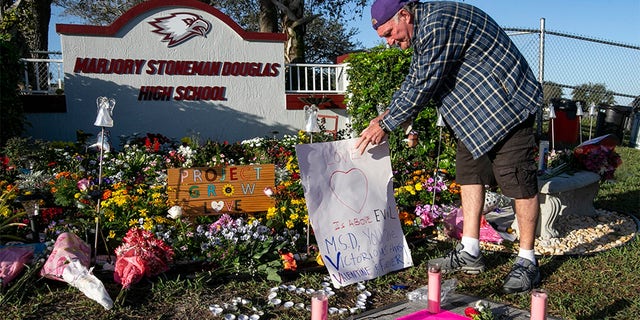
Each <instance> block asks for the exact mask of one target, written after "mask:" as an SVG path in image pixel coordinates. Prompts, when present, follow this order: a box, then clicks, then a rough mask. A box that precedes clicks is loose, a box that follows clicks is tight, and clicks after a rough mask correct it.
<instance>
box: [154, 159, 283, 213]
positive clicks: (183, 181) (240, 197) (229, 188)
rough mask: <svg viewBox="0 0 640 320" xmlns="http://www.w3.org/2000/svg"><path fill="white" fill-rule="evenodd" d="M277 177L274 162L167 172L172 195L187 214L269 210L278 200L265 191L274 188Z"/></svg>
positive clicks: (170, 194)
mask: <svg viewBox="0 0 640 320" xmlns="http://www.w3.org/2000/svg"><path fill="white" fill-rule="evenodd" d="M275 179H276V178H275V167H274V165H273V164H261V165H247V166H224V167H202V168H180V169H169V170H168V171H167V186H168V190H169V191H168V192H169V197H170V198H172V199H173V200H175V201H176V202H177V203H176V204H178V205H180V206H182V208H183V210H184V212H185V214H187V215H207V214H222V213H232V212H237V213H240V212H260V211H267V210H268V209H269V207H272V206H273V205H274V204H275V201H274V200H273V198H269V197H267V196H266V195H265V194H264V192H263V190H264V188H266V187H272V188H273V187H274V184H275Z"/></svg>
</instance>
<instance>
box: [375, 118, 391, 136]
mask: <svg viewBox="0 0 640 320" xmlns="http://www.w3.org/2000/svg"><path fill="white" fill-rule="evenodd" d="M378 125H379V126H380V128H381V129H382V131H384V133H389V132H391V130H389V128H388V127H387V125H385V124H384V122H383V121H382V119H380V121H378Z"/></svg>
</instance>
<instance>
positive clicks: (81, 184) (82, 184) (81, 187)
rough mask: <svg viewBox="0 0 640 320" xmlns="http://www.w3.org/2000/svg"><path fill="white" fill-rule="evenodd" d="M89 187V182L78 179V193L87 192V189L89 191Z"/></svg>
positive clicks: (85, 179)
mask: <svg viewBox="0 0 640 320" xmlns="http://www.w3.org/2000/svg"><path fill="white" fill-rule="evenodd" d="M89 185H90V181H89V179H87V178H83V179H80V180H79V181H78V184H77V186H78V189H79V190H80V191H87V189H89Z"/></svg>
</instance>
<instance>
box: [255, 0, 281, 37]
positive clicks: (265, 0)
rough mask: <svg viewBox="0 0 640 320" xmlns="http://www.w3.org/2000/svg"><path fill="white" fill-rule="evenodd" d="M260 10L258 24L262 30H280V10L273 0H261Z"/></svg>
mask: <svg viewBox="0 0 640 320" xmlns="http://www.w3.org/2000/svg"><path fill="white" fill-rule="evenodd" d="M259 1H260V12H259V13H258V25H259V26H260V32H270V33H275V32H278V31H279V30H278V10H277V9H276V5H275V4H274V3H273V2H271V0H259Z"/></svg>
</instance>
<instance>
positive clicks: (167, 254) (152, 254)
mask: <svg viewBox="0 0 640 320" xmlns="http://www.w3.org/2000/svg"><path fill="white" fill-rule="evenodd" d="M172 262H173V249H171V247H169V246H168V245H166V244H165V243H164V242H163V241H162V240H160V239H158V238H156V237H155V236H154V235H153V233H151V232H149V231H146V230H142V229H138V228H132V229H129V231H128V232H127V235H126V236H125V237H124V239H122V245H120V246H119V247H118V248H116V265H115V271H114V273H113V278H114V280H115V281H116V282H117V283H119V284H121V285H122V287H123V288H125V289H128V288H129V287H130V286H131V285H132V284H134V283H137V282H138V281H140V280H141V279H142V278H143V277H145V276H146V277H152V276H157V275H159V274H161V273H163V272H165V271H167V270H169V264H170V263H172Z"/></svg>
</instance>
